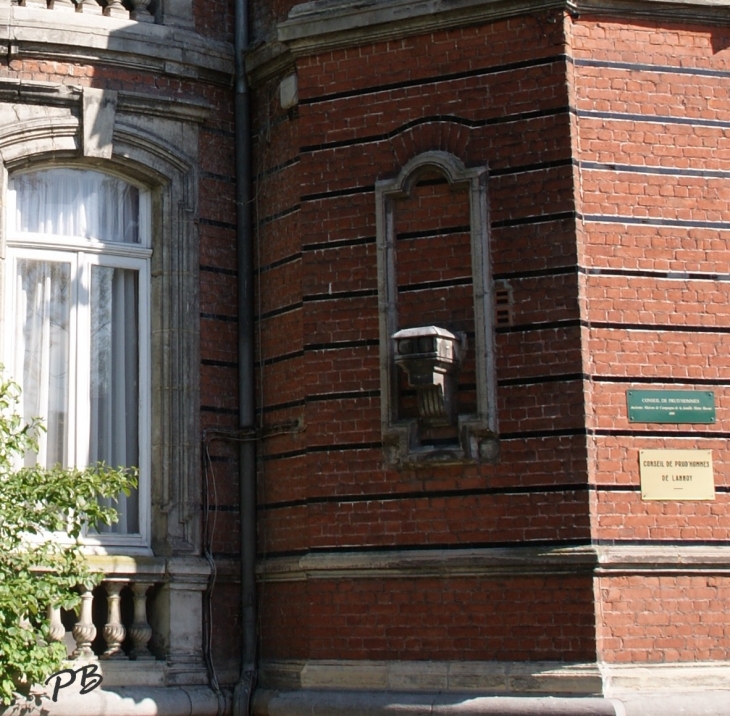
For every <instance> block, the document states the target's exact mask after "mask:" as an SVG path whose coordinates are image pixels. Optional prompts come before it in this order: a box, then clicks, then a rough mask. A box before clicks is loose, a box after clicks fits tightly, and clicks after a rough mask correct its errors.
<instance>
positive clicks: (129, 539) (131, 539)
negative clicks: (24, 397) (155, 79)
mask: <svg viewBox="0 0 730 716" xmlns="http://www.w3.org/2000/svg"><path fill="white" fill-rule="evenodd" d="M53 168H58V169H82V170H89V169H91V171H95V172H97V173H100V174H107V175H110V176H114V177H117V178H121V179H122V180H123V181H125V182H127V183H128V184H131V185H133V186H135V187H136V188H137V189H138V190H139V218H138V226H139V242H138V243H134V244H132V243H117V242H105V241H101V240H98V239H83V238H79V237H74V236H59V235H52V236H49V235H45V234H35V233H30V232H18V231H16V229H15V221H16V192H15V189H14V184H13V178H14V177H15V176H18V175H20V174H25V173H34V172H36V171H42V170H46V169H53ZM5 224H6V226H5V236H6V237H7V238H6V256H5V262H4V264H5V269H4V281H5V297H4V299H5V300H4V310H5V315H6V317H7V316H13V315H15V312H16V305H15V301H16V292H15V276H16V265H17V263H16V262H17V261H18V260H19V259H33V260H36V261H43V260H47V261H64V262H67V263H70V264H71V266H72V269H71V275H72V294H71V321H70V350H69V362H70V363H71V364H72V365H75V370H72V371H71V376H70V381H69V419H68V423H69V431H68V433H69V434H68V441H69V443H68V447H67V450H68V453H67V454H68V462H69V466H78V467H84V466H85V465H86V464H87V462H86V460H87V458H88V447H89V446H88V436H89V429H90V422H89V421H90V411H89V410H88V406H89V402H90V398H89V381H88V380H79V376H84V375H89V374H90V372H91V368H90V361H91V355H90V354H91V351H90V347H89V344H88V339H89V334H90V313H91V312H90V310H89V306H88V305H87V306H82V305H80V303H79V301H78V291H79V288H85V289H86V290H87V291H89V289H90V283H91V267H92V266H95V265H96V266H107V267H110V268H121V269H130V270H135V271H137V272H138V292H139V294H138V301H137V302H138V312H139V313H138V329H139V336H138V370H139V375H138V391H139V396H138V406H139V416H138V431H139V435H138V446H139V455H138V457H139V465H138V466H137V467H138V468H139V485H138V501H139V504H138V509H139V529H140V531H139V533H134V534H87V535H85V537H84V543H85V544H86V545H87V547H88V548H89V549H90V551H91V552H99V553H108V552H110V551H111V552H121V553H137V552H139V551H140V550H142V551H143V552H148V553H149V552H150V550H149V547H150V539H151V527H150V523H151V507H150V496H151V438H152V433H151V394H152V385H151V374H152V365H151V355H150V342H151V320H150V295H151V270H150V263H151V257H152V248H151V243H152V241H151V230H152V227H151V194H150V191H149V190H147V189H146V188H145V187H142V186H140V185H138V184H136V183H133V182H129V180H128V179H126V178H124V177H119V176H118V175H116V174H112V173H110V172H102V171H100V170H99V169H98V168H96V167H94V168H88V167H79V166H68V167H66V166H57V165H54V167H45V166H34V167H33V168H32V169H30V170H28V171H24V172H15V173H13V174H12V175H11V176H10V177H9V181H8V189H7V211H6V214H5ZM13 329H14V321H12V320H5V321H4V340H3V346H4V348H3V354H4V355H3V363H4V365H5V369H6V371H8V372H9V374H10V376H11V377H14V376H16V375H17V374H18V373H17V370H16V368H17V366H15V365H14V362H15V357H14V355H13V351H12V345H13V338H12V336H13ZM84 335H85V336H86V337H87V338H86V340H87V342H86V345H84V343H83V336H84ZM21 370H22V368H21ZM83 406H87V409H86V410H84V408H83Z"/></svg>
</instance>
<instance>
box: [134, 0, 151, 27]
mask: <svg viewBox="0 0 730 716" xmlns="http://www.w3.org/2000/svg"><path fill="white" fill-rule="evenodd" d="M151 2H152V0H132V6H133V7H134V10H132V14H131V18H132V20H136V21H137V22H154V21H155V18H154V16H153V15H152V14H150V10H149V6H150V3H151Z"/></svg>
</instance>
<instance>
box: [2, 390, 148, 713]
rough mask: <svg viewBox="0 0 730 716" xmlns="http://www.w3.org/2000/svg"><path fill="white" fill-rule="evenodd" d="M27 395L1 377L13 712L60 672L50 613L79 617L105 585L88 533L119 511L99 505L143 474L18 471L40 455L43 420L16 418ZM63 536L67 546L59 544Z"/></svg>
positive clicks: (7, 648)
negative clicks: (84, 541) (90, 557)
mask: <svg viewBox="0 0 730 716" xmlns="http://www.w3.org/2000/svg"><path fill="white" fill-rule="evenodd" d="M19 395H20V390H19V388H18V386H17V384H15V383H13V382H12V381H10V380H6V379H4V378H3V377H2V376H0V703H3V704H10V703H12V702H13V700H14V699H15V698H17V696H18V694H19V693H23V692H26V693H27V690H28V689H29V688H30V686H31V685H33V684H38V683H43V682H44V681H45V679H46V678H47V677H48V676H49V675H50V674H51V673H53V672H54V671H56V670H58V669H59V668H61V663H62V661H63V659H64V658H65V656H66V653H65V648H64V646H63V645H61V644H57V643H50V642H49V639H48V634H49V624H48V618H47V613H48V607H49V605H52V606H54V607H58V606H60V607H62V608H64V609H72V608H74V607H76V606H77V605H78V603H79V601H80V600H79V595H78V593H77V592H76V591H75V587H77V586H78V585H84V586H86V587H88V588H91V587H93V586H94V585H95V584H97V583H98V582H99V581H100V580H101V576H102V575H100V574H93V573H91V572H90V571H89V568H88V566H87V565H86V563H85V560H84V557H83V554H82V549H81V543H80V535H81V534H82V531H83V529H84V527H85V526H86V525H96V524H101V523H104V524H112V523H113V522H115V521H116V520H117V513H116V510H114V509H113V508H110V507H104V506H102V505H100V504H99V498H100V497H107V498H115V497H116V496H117V495H119V494H120V493H122V492H123V493H125V494H127V495H128V494H129V492H130V490H131V489H132V488H133V487H134V486H135V485H136V479H137V476H136V471H134V470H129V469H122V468H119V469H111V468H109V467H106V466H105V465H103V464H99V465H96V466H94V467H89V468H86V469H83V470H79V469H62V468H60V467H55V468H53V469H45V468H42V467H39V466H33V467H20V468H19V467H18V465H19V464H20V463H21V461H22V458H23V456H25V455H26V454H27V453H30V454H32V453H35V452H37V449H38V445H37V441H36V435H37V434H38V432H39V431H42V430H43V427H42V425H41V423H40V421H38V420H34V421H32V422H31V423H30V424H26V423H25V422H24V421H23V419H22V418H21V417H20V416H19V415H18V414H17V412H16V411H17V403H18V397H19ZM59 532H64V533H66V534H67V535H68V538H65V539H64V538H60V537H59V535H58V534H52V533H59Z"/></svg>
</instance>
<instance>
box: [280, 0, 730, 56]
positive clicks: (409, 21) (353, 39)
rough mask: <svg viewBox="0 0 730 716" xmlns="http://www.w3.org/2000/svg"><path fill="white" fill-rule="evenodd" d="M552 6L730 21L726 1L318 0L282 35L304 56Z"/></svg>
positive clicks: (296, 12)
mask: <svg viewBox="0 0 730 716" xmlns="http://www.w3.org/2000/svg"><path fill="white" fill-rule="evenodd" d="M548 9H560V10H565V11H567V12H569V13H571V14H574V15H575V14H581V13H586V14H592V15H593V14H607V15H620V16H622V17H642V18H652V19H655V20H656V19H661V20H662V21H672V20H679V21H687V22H692V23H710V24H728V23H730V2H729V1H728V0H681V1H680V0H364V1H363V2H352V1H351V0H350V1H349V2H345V1H344V0H315V1H314V2H306V3H302V4H300V5H296V6H295V7H294V8H293V9H292V11H291V12H290V14H289V17H288V19H287V20H285V21H284V22H282V23H280V25H279V35H278V39H279V41H280V42H283V43H286V44H287V45H288V46H289V48H290V49H291V51H292V53H293V54H294V55H295V56H304V55H309V54H316V53H319V52H323V51H326V50H333V49H337V48H342V47H347V46H350V45H358V44H364V43H373V42H383V41H388V40H396V39H399V38H402V37H407V36H409V35H417V34H424V33H429V32H434V31H436V30H444V29H449V28H454V27H462V26H465V25H474V24H478V23H483V22H490V21H493V20H498V19H501V18H508V17H514V16H516V15H523V14H526V13H535V12H539V11H543V10H548Z"/></svg>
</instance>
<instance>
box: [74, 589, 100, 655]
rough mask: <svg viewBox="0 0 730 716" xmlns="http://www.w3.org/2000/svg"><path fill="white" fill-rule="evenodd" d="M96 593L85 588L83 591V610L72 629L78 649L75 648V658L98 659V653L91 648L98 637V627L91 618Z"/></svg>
mask: <svg viewBox="0 0 730 716" xmlns="http://www.w3.org/2000/svg"><path fill="white" fill-rule="evenodd" d="M93 600H94V595H93V594H92V593H91V590H90V589H84V591H83V592H82V593H81V612H80V614H79V620H78V621H77V622H76V624H74V628H73V631H72V634H73V637H74V641H75V642H76V649H75V650H74V653H73V657H74V659H89V660H90V659H96V655H95V654H94V652H93V651H92V649H91V642H92V641H94V639H95V638H96V627H95V626H94V622H93V621H92V619H91V606H92V603H93Z"/></svg>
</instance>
